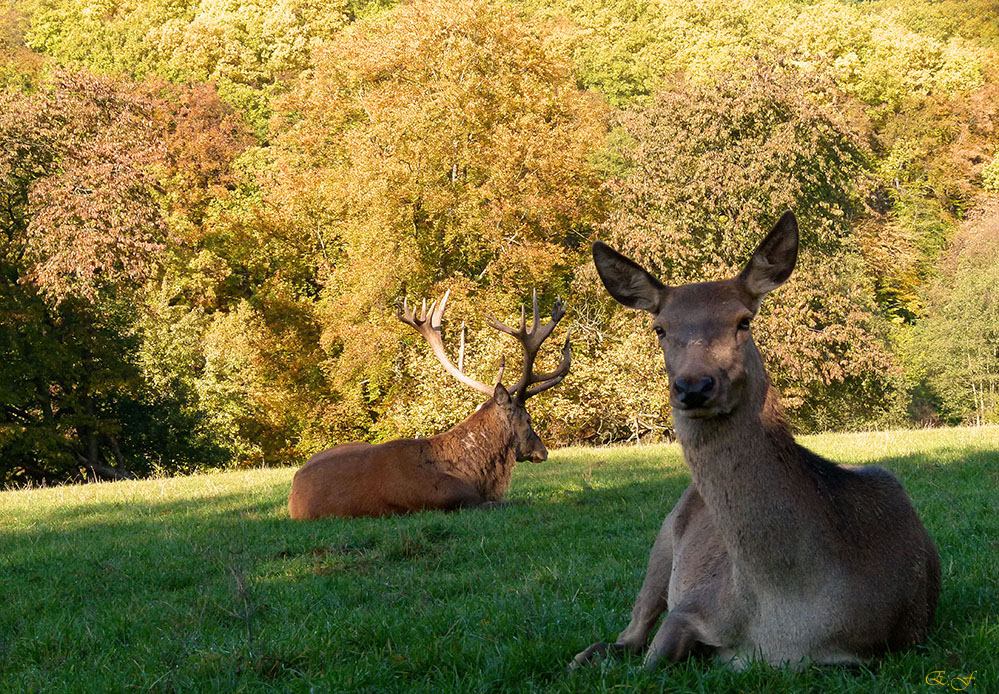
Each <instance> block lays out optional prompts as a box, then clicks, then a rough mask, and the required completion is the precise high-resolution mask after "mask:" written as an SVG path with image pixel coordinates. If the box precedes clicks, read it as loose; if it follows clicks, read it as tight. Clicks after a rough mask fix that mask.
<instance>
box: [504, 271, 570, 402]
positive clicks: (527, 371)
mask: <svg viewBox="0 0 999 694" xmlns="http://www.w3.org/2000/svg"><path fill="white" fill-rule="evenodd" d="M532 294H533V295H532V297H531V309H532V311H531V312H532V314H533V316H532V317H533V320H532V323H531V327H530V328H528V327H527V315H526V314H527V310H526V307H525V306H524V305H523V304H521V306H520V329H519V330H514V329H513V328H511V327H510V326H508V325H506V324H505V323H503V322H501V321H499V320H497V319H496V318H495V317H494V316H489V324H490V325H492V326H493V327H494V328H496V329H497V330H499V331H501V332H505V333H507V334H508V335H513V336H514V337H515V338H517V340H518V341H519V342H520V344H521V346H522V347H523V350H524V365H523V371H522V372H521V376H520V380H519V381H517V384H516V385H515V386H513V387H512V388H510V389H509V390H510V392H511V394H513V395H514V396H515V397H517V398H519V399H520V400H521V401H522V402H523V401H524V400H526V399H527V398H529V397H531V396H532V395H536V394H537V393H540V392H541V391H542V390H547V389H548V388H551V387H552V386H554V385H556V384H557V383H558V382H560V381H561V380H562V379H563V378H565V375H566V374H567V373H568V372H569V362H570V361H571V356H570V357H568V358H567V357H565V352H566V350H567V349H568V336H567V337H566V340H567V341H566V346H565V347H563V358H562V361H560V362H559V365H558V368H556V369H555V371H553V372H551V373H545V374H535V373H534V361H535V359H536V358H537V356H538V350H539V349H540V348H541V344H542V343H543V342H544V341H545V340H547V339H548V338H549V337H550V336H551V334H552V332H554V330H555V326H556V325H558V322H559V321H560V320H562V318H563V316H565V308H566V307H565V302H563V301H562V299H561V298H559V299H556V301H555V303H554V305H553V306H552V317H551V320H549V321H548V322H547V323H542V322H541V315H540V311H539V309H538V291H537V289H535V290H534V291H533V293H532ZM567 359H568V360H567ZM563 371H564V373H563ZM556 378H557V380H554V379H556ZM529 386H536V387H533V388H529Z"/></svg>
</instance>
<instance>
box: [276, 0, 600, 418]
mask: <svg viewBox="0 0 999 694" xmlns="http://www.w3.org/2000/svg"><path fill="white" fill-rule="evenodd" d="M278 112H279V115H280V118H281V120H280V121H278V122H277V123H276V124H275V130H276V131H277V132H279V133H280V135H277V136H276V138H275V140H276V143H277V148H278V155H277V166H276V171H275V174H274V182H273V184H272V185H271V186H270V188H269V192H268V195H267V202H268V204H269V205H270V206H272V207H273V208H274V209H280V210H282V211H283V213H284V214H285V219H286V222H285V223H284V225H285V226H289V227H293V228H296V229H299V230H301V231H300V233H301V234H302V235H303V238H308V239H310V240H311V242H312V244H313V254H314V257H315V259H316V264H317V267H318V268H319V272H318V278H319V282H320V285H321V294H320V297H319V300H318V304H317V308H318V311H319V318H320V323H321V325H322V326H323V334H322V338H321V339H322V344H323V348H324V350H325V351H326V353H327V354H328V355H329V364H328V366H327V368H328V371H329V372H330V374H331V375H332V377H333V383H334V386H335V387H336V388H337V389H338V392H339V394H340V397H344V398H347V399H349V400H352V401H353V402H354V407H356V408H357V410H358V411H361V412H371V417H372V421H373V420H374V419H375V418H377V416H378V415H377V412H378V410H379V409H380V408H383V407H384V403H385V400H386V397H387V396H388V392H389V390H390V389H391V388H393V382H392V378H391V375H392V367H393V360H394V359H395V358H396V356H397V353H398V338H399V336H400V335H401V334H402V330H403V329H402V328H401V326H399V325H398V324H397V322H396V321H395V319H394V318H393V317H392V314H393V313H394V303H395V302H396V301H397V300H398V299H400V298H401V296H402V295H403V294H404V293H407V294H409V296H411V297H413V296H420V295H427V294H435V293H438V292H441V291H443V289H444V288H445V287H452V288H454V290H455V291H454V293H453V296H454V309H453V313H452V315H455V316H457V317H462V314H463V312H465V311H467V310H468V309H469V308H470V306H469V305H468V304H465V301H466V298H467V300H470V301H474V302H476V303H477V305H478V309H479V310H477V311H468V313H465V314H464V317H465V318H466V319H468V320H470V321H471V320H474V321H476V322H479V324H480V325H481V322H480V321H481V320H482V315H481V314H482V310H483V309H489V308H491V309H493V310H499V309H500V307H502V308H504V309H506V310H508V309H509V308H511V307H512V305H514V304H515V303H517V302H519V301H520V300H521V299H522V298H524V297H525V295H526V294H527V292H528V291H529V289H530V287H531V286H537V287H539V288H540V289H541V290H542V291H543V292H544V291H548V292H552V293H553V292H554V291H557V290H558V289H559V288H560V287H561V288H564V287H565V283H566V277H567V275H568V273H569V271H570V270H571V268H572V267H573V266H574V265H575V263H576V258H577V252H578V249H579V247H580V246H581V245H582V244H583V243H584V242H585V240H586V239H587V238H588V236H589V234H590V229H591V225H592V223H593V222H594V221H595V220H596V219H598V218H599V214H600V207H599V199H600V198H599V186H598V185H597V181H596V178H595V176H594V174H593V172H592V169H591V168H590V166H589V164H588V157H589V156H590V155H591V153H592V152H593V151H594V150H595V149H596V148H597V147H598V146H599V145H600V144H601V142H602V140H603V136H604V131H605V121H604V115H605V111H604V109H603V107H602V106H601V104H600V103H599V101H597V100H595V99H594V98H593V97H592V96H590V95H588V94H586V93H584V92H582V91H580V90H579V88H578V87H577V86H576V83H575V80H574V78H573V74H572V67H571V65H570V64H569V63H568V62H567V60H566V59H565V57H564V56H563V55H562V54H561V53H560V52H559V47H558V44H557V43H556V42H554V41H552V40H549V38H548V37H547V36H546V34H545V33H543V31H542V28H541V27H538V26H534V25H530V24H525V23H524V22H523V21H521V20H520V18H519V17H518V16H517V15H516V14H515V13H514V12H513V11H512V10H510V9H508V8H506V7H505V6H503V5H501V4H499V3H495V2H485V1H482V0H479V1H476V2H472V3H450V2H444V1H443V0H422V1H419V2H414V3H408V4H406V5H403V6H400V7H399V8H397V9H396V10H394V11H392V12H390V13H387V14H386V15H384V16H381V17H379V18H376V19H370V20H367V21H363V22H358V23H356V24H355V25H353V26H352V27H351V28H350V29H349V30H347V31H345V32H344V33H342V34H341V35H339V36H338V37H337V39H336V40H334V41H333V42H331V43H330V44H328V45H326V46H324V47H322V48H320V49H319V50H317V51H316V53H315V54H314V69H313V70H312V71H311V72H309V73H308V74H306V75H305V76H303V79H302V80H301V82H300V83H299V84H298V86H297V87H296V88H295V90H294V91H293V92H292V93H291V94H290V95H289V96H288V97H287V98H285V99H283V100H282V101H281V102H280V103H279V105H278ZM486 289H488V292H486V291H485V290H486ZM485 296H488V297H489V298H488V300H485V299H484V298H483V297H485ZM552 298H553V296H551V295H549V296H547V297H545V299H546V300H548V301H550V300H551V299H552ZM483 304H486V305H483ZM494 344H496V345H497V347H496V348H495V349H492V348H490V349H489V350H487V352H491V353H493V354H494V355H495V356H497V357H498V349H499V348H498V343H496V342H495V341H494ZM470 349H472V350H473V351H474V350H475V349H477V347H476V346H474V345H472V346H470ZM510 368H511V369H512V368H515V367H514V366H513V365H511V366H510ZM440 380H441V379H437V378H434V379H433V381H432V384H433V385H434V386H436V385H439V383H440ZM358 383H360V384H363V385H362V386H361V387H358V385H357V384H358ZM399 385H400V384H399V383H398V381H396V384H395V387H398V386H399ZM442 392H447V389H446V387H445V390H444V391H442ZM397 395H398V396H399V397H402V398H404V399H406V400H407V401H410V397H411V396H409V395H407V394H406V393H405V392H401V393H397ZM435 401H436V402H439V399H436V400H435ZM469 402H470V400H469V398H468V396H464V397H462V398H461V399H460V400H459V402H458V403H457V404H454V403H452V404H449V405H445V406H444V409H445V410H446V411H449V412H451V413H452V414H454V415H458V416H459V418H460V417H461V416H464V415H465V414H467V409H468V407H469Z"/></svg>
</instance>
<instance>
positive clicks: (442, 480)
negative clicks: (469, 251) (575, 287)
mask: <svg viewBox="0 0 999 694" xmlns="http://www.w3.org/2000/svg"><path fill="white" fill-rule="evenodd" d="M446 302H447V295H445V296H444V298H443V299H442V301H441V302H440V304H437V303H436V302H435V303H434V304H432V305H431V307H430V316H429V319H428V316H427V309H426V306H425V305H424V309H423V314H422V316H421V317H419V318H417V317H416V316H414V315H413V314H412V313H410V312H409V309H408V306H407V307H406V308H405V309H404V312H401V313H400V319H402V320H403V322H405V323H407V324H409V325H412V326H413V327H415V328H416V329H417V330H418V331H419V332H420V333H421V334H422V335H423V336H424V337H425V338H426V339H427V340H428V342H430V344H431V346H432V347H433V349H434V352H435V354H437V357H438V359H439V360H440V361H441V363H442V364H443V365H444V367H445V369H446V370H447V371H448V372H449V373H451V374H452V375H453V376H454V377H455V378H457V379H458V380H460V381H461V382H462V383H465V384H466V385H469V386H470V387H473V388H475V389H476V390H479V391H481V392H485V393H488V394H490V395H491V396H492V397H491V398H490V399H489V400H487V401H486V403H485V404H484V405H482V406H481V407H480V408H479V409H478V410H476V411H475V412H474V413H473V414H472V415H471V416H470V417H469V418H468V419H466V420H465V421H463V422H461V423H460V424H458V425H457V426H455V427H454V428H453V429H451V430H449V431H446V432H444V433H443V434H438V435H436V436H431V437H429V438H419V439H399V440H396V441H389V442H387V443H382V444H378V445H371V444H367V443H347V444H342V445H340V446H336V447H334V448H330V449H328V450H325V451H321V452H320V453H317V454H315V455H314V456H312V457H311V458H310V459H309V460H308V461H307V462H306V463H305V465H304V466H303V467H302V469H300V470H299V471H298V472H297V473H296V474H295V477H294V479H293V480H292V485H291V494H290V495H289V497H288V511H289V513H290V515H291V517H292V518H295V519H314V518H322V517H326V516H340V517H344V518H352V517H357V516H384V515H390V514H398V513H410V512H414V511H422V510H431V509H439V510H454V509H459V508H468V507H472V506H481V505H484V504H489V503H493V502H499V501H500V500H501V499H502V498H503V494H504V493H505V492H506V490H507V487H509V486H510V474H511V473H512V471H513V467H514V464H515V463H516V462H517V461H527V460H529V461H533V462H540V461H542V460H545V459H546V458H547V457H548V450H547V449H546V448H545V445H544V443H542V442H541V439H540V438H539V437H538V435H537V433H535V431H534V429H533V426H532V423H531V416H530V414H528V412H527V409H526V408H525V406H524V403H525V402H526V400H527V399H528V398H529V397H531V396H533V395H536V394H537V393H540V392H542V391H544V390H547V389H548V388H551V387H553V386H555V385H557V384H558V383H560V382H561V381H562V379H563V378H565V376H566V374H568V372H569V365H570V361H571V354H570V351H569V338H568V336H567V337H566V341H565V346H564V347H563V350H562V360H561V362H560V363H559V366H558V367H557V368H556V370H555V371H553V372H551V373H547V374H536V373H534V371H533V364H534V358H535V356H536V354H537V351H538V348H539V347H540V346H541V343H542V342H543V341H544V340H545V339H546V338H547V337H548V336H549V335H550V334H551V332H552V330H554V328H555V324H557V323H558V321H559V320H560V319H561V318H562V316H563V315H564V313H565V307H564V304H562V303H561V302H558V303H556V305H555V309H554V311H553V314H552V320H551V321H549V322H548V323H546V324H544V325H541V326H539V321H538V304H537V297H536V296H535V299H534V323H533V327H532V328H531V329H530V330H528V329H527V327H526V324H525V322H524V321H523V320H522V321H521V326H520V330H514V329H512V328H508V327H507V326H505V325H503V324H502V323H499V322H498V321H495V320H494V321H493V323H494V325H495V326H496V327H498V328H499V329H500V330H503V331H504V332H508V333H510V334H512V335H514V336H515V337H517V339H518V340H520V341H521V343H522V344H523V347H524V352H525V357H524V370H523V374H522V376H521V379H520V381H518V383H517V384H516V385H515V386H513V387H512V388H511V389H509V390H508V389H507V388H506V387H504V386H503V384H502V383H501V382H500V379H501V378H502V373H503V370H502V367H501V368H500V378H498V379H497V383H496V385H495V387H492V388H490V387H488V386H485V385H483V384H481V383H478V382H476V381H473V380H472V379H470V378H468V377H467V376H465V374H464V373H462V372H461V371H460V369H457V368H456V367H455V366H454V365H453V364H452V363H451V362H450V360H449V359H447V356H446V355H445V353H444V349H443V343H442V342H441V338H440V319H441V316H442V314H443V312H444V306H445V304H446ZM539 328H540V329H539Z"/></svg>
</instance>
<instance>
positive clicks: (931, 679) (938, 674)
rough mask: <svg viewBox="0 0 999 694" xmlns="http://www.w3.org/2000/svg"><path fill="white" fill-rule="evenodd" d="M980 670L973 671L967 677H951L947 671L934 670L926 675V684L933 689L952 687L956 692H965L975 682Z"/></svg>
mask: <svg viewBox="0 0 999 694" xmlns="http://www.w3.org/2000/svg"><path fill="white" fill-rule="evenodd" d="M977 673H978V670H974V671H972V673H971V674H970V675H968V676H967V677H960V676H958V677H951V676H950V675H949V674H948V673H947V671H946V670H934V671H933V672H929V673H927V674H926V684H928V685H930V686H931V687H950V688H951V689H953V690H954V691H956V692H963V691H964V690H965V689H967V688H968V687H970V686H971V684H972V683H973V682H974V681H975V675H976V674H977Z"/></svg>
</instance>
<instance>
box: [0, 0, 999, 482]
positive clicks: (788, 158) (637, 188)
mask: <svg viewBox="0 0 999 694" xmlns="http://www.w3.org/2000/svg"><path fill="white" fill-rule="evenodd" d="M786 209H792V210H793V211H794V212H795V213H796V214H797V217H798V221H799V224H800V228H801V235H802V236H801V239H802V251H801V257H800V260H799V263H798V267H797V270H796V271H795V274H794V275H793V276H792V278H791V280H790V281H789V282H788V284H787V285H786V286H785V287H783V288H782V289H781V290H780V291H778V292H775V293H774V295H773V296H771V297H770V298H768V300H767V302H766V303H765V305H764V309H763V311H762V312H761V314H760V316H759V317H758V319H757V320H755V321H754V325H753V329H754V333H755V339H756V341H757V343H758V344H759V345H760V348H761V351H762V352H763V354H764V355H765V357H766V359H767V363H768V368H769V370H770V372H771V374H772V376H773V379H774V381H775V383H776V385H777V387H778V388H779V390H780V391H781V393H782V395H783V398H784V402H785V405H786V407H787V410H788V414H789V416H790V419H791V421H792V423H793V425H794V427H795V429H796V430H797V431H800V432H815V431H827V430H841V429H862V428H873V427H889V426H924V425H945V424H957V423H965V424H975V423H987V422H992V423H995V422H999V393H997V385H999V1H996V0H940V1H931V0H874V1H870V2H859V1H857V2H851V1H846V0H843V1H836V0H819V1H809V0H801V1H793V0H764V1H761V2H757V1H752V0H725V1H724V2H723V1H721V0H693V1H691V0H658V1H654V0H611V1H609V2H597V1H596V0H524V1H523V2H513V1H512V0H510V1H500V0H488V1H487V0H470V1H469V2H451V1H448V0H411V1H409V2H402V3H396V2H391V1H389V0H323V1H319V0H98V1H91V0H13V1H12V2H8V3H6V4H5V9H0V486H6V485H23V484H28V483H40V482H43V481H44V482H48V483H53V482H60V481H66V480H78V479H115V478H118V477H125V476H143V475H149V474H159V473H174V472H189V471H196V470H201V469H210V468H223V467H237V466H259V465H280V464H301V463H302V462H303V461H304V460H305V459H306V458H307V457H308V456H309V455H311V454H312V453H314V452H316V451H317V450H320V449H322V448H325V447H328V446H331V445H333V444H335V443H339V442H344V441H351V440H368V441H382V440H385V439H388V438H393V437H399V436H413V435H428V434H431V433H436V432H438V431H442V430H443V429H446V428H447V427H449V426H452V425H454V424H455V423H457V422H459V421H460V420H462V419H464V418H465V417H466V416H468V414H469V413H470V412H471V411H472V410H473V409H474V408H475V406H476V405H477V404H478V403H479V401H480V400H481V395H480V394H477V393H475V392H474V391H471V390H469V389H467V388H465V387H463V386H462V385H461V384H459V383H457V382H456V381H454V380H453V379H451V378H450V377H449V376H448V375H446V374H445V373H444V372H443V369H441V367H440V364H439V363H438V362H437V361H436V359H435V358H434V357H433V355H432V354H431V353H430V350H429V349H428V348H427V345H426V344H425V343H423V342H422V341H421V340H420V338H419V336H418V335H416V334H415V332H413V331H412V330H411V329H409V328H407V326H405V325H403V324H402V323H401V322H400V321H398V320H397V318H396V307H397V305H398V304H399V303H400V302H401V301H402V300H403V298H407V299H409V301H410V302H412V301H414V300H418V299H422V298H424V297H428V298H431V299H432V298H435V297H437V296H440V295H441V294H442V293H443V292H445V291H447V290H450V297H451V298H450V302H449V308H448V312H447V316H446V323H445V325H444V339H445V341H446V343H447V344H448V345H449V349H453V350H454V351H457V343H458V335H459V333H460V331H461V326H462V325H463V324H464V325H465V326H466V344H465V349H464V352H465V355H464V364H465V369H466V371H467V372H468V373H469V374H470V375H471V376H472V377H474V378H476V379H477V380H480V381H482V382H486V383H492V382H493V380H494V379H495V373H496V369H497V366H498V363H499V360H500V357H501V355H503V354H506V355H507V357H508V359H509V360H510V361H511V364H508V367H507V368H508V369H512V370H513V371H516V370H517V368H518V367H516V366H515V361H516V360H515V359H514V357H516V356H517V355H518V354H519V351H518V350H517V349H515V348H514V347H515V345H514V344H513V343H512V341H511V340H510V338H509V337H508V336H504V335H502V334H500V333H499V332H497V331H496V330H494V329H492V328H491V327H489V325H488V324H487V322H486V315H487V314H488V313H493V314H495V315H496V316H498V317H499V318H500V319H502V320H508V321H512V320H514V319H515V318H518V317H519V314H520V306H521V304H522V303H523V302H525V301H527V300H529V297H530V295H531V291H532V289H534V288H536V289H537V292H538V296H539V301H540V303H541V305H542V307H543V310H550V307H551V306H552V304H553V303H554V302H555V301H556V299H557V298H558V297H561V298H563V299H564V300H565V301H566V303H567V305H568V311H567V315H566V317H565V319H564V320H563V321H562V323H561V324H560V325H559V328H558V332H557V334H556V336H555V337H556V339H553V340H552V344H553V345H555V343H559V342H560V340H562V339H564V336H565V331H566V330H567V329H569V328H570V327H571V329H572V346H573V363H572V370H571V373H570V374H569V376H568V378H566V380H565V381H564V383H562V384H561V385H559V386H558V387H557V388H553V389H552V390H550V391H548V392H546V393H545V394H543V395H541V396H539V397H538V398H537V399H536V400H532V401H531V414H532V416H533V418H534V420H535V423H536V428H537V430H538V433H539V434H540V435H541V437H542V438H543V439H544V440H545V442H546V443H547V444H548V445H549V446H551V447H555V446H559V445H565V444H569V443H591V444H602V443H608V442H620V441H626V440H632V441H634V440H640V441H659V440H664V439H668V438H669V437H670V433H671V429H670V413H669V404H668V393H667V391H666V388H665V385H664V384H665V376H664V375H663V373H662V355H661V354H659V353H658V348H657V345H656V342H655V340H654V339H653V337H652V335H651V332H650V328H649V322H648V318H647V317H644V316H640V315H636V314H635V313H634V312H630V311H627V310H625V309H623V308H621V307H619V306H618V305H617V304H615V303H614V301H613V299H611V298H610V296H608V294H607V293H606V291H604V289H603V287H602V285H601V284H600V280H599V279H598V277H597V275H596V272H595V270H594V268H593V264H592V260H591V257H590V245H591V243H592V242H593V241H594V240H596V239H600V240H603V241H606V242H607V243H610V244H611V245H613V246H614V247H616V248H619V249H621V250H622V251H623V252H624V253H626V254H628V255H629V256H630V257H632V258H635V259H636V260H638V261H639V262H641V263H643V264H644V265H646V266H649V267H652V268H654V269H655V271H656V272H657V273H658V274H659V276H660V277H661V278H662V279H663V280H664V281H665V282H673V283H681V282H690V281H696V280H701V279H716V278H721V277H724V276H728V275H730V274H731V273H732V272H733V271H734V270H735V269H737V268H738V267H739V266H740V265H741V264H742V263H743V262H744V261H745V260H746V258H747V257H748V255H749V253H750V252H751V251H752V249H753V247H754V246H755V244H756V243H757V242H758V240H759V239H760V238H761V237H762V235H763V234H764V233H765V232H766V231H767V230H768V229H769V228H770V227H771V226H772V225H773V223H774V221H775V220H776V219H777V217H779V216H780V214H781V212H783V211H784V210H786ZM558 358H559V354H558V349H557V347H555V346H551V347H546V349H545V350H544V351H543V352H542V355H541V357H540V358H539V368H544V369H550V368H553V367H554V365H555V363H556V362H557V361H558Z"/></svg>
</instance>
